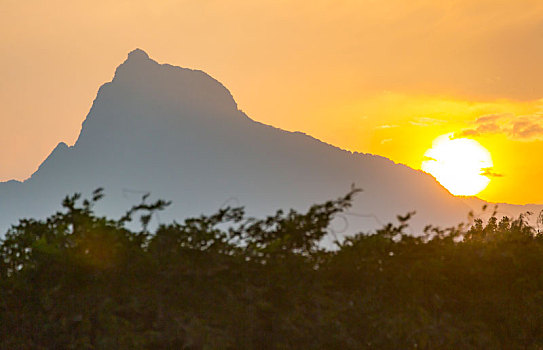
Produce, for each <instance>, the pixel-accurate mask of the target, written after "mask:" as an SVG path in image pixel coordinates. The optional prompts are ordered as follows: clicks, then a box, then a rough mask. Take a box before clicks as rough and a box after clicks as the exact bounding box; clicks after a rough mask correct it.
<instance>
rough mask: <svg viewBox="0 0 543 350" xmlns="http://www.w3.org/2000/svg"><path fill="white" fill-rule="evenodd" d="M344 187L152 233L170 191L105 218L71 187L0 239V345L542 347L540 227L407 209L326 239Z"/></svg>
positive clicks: (346, 203) (98, 194) (347, 199)
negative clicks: (59, 201) (254, 214)
mask: <svg viewBox="0 0 543 350" xmlns="http://www.w3.org/2000/svg"><path fill="white" fill-rule="evenodd" d="M353 194H354V191H353V192H351V193H349V194H348V195H347V196H345V197H343V198H340V199H338V200H336V201H330V202H327V203H324V204H322V205H315V206H313V207H312V208H311V209H310V210H309V211H308V212H307V213H303V214H302V213H297V212H288V213H283V212H278V213H277V214H276V215H274V216H271V217H269V218H267V219H264V220H255V219H247V218H245V217H244V213H243V210H242V209H240V208H227V209H224V210H220V211H219V212H218V213H216V214H214V215H211V216H202V217H199V218H193V219H189V220H186V221H185V222H184V223H182V224H179V223H173V224H170V225H163V226H160V227H159V228H158V229H157V230H156V231H155V232H153V233H151V232H149V230H148V229H147V228H148V225H147V224H148V222H149V219H150V217H151V215H152V213H153V212H154V211H155V210H159V209H161V208H162V207H163V206H164V205H166V204H167V203H165V202H162V201H158V202H155V203H152V204H145V201H144V202H143V203H142V204H141V205H138V206H135V207H134V208H132V210H130V211H129V212H128V213H127V215H126V216H125V217H123V218H121V219H119V220H110V219H107V218H102V217H97V216H95V215H94V214H93V211H92V205H93V203H94V202H95V201H96V200H98V199H99V198H100V197H101V192H100V191H97V192H95V194H94V198H93V199H92V200H89V201H87V200H85V201H82V202H81V201H80V200H79V196H77V195H76V196H73V197H69V198H66V200H65V201H64V203H63V206H64V208H65V210H64V211H63V212H61V213H57V214H55V215H53V216H51V217H50V218H48V219H47V220H43V221H39V220H22V221H21V222H20V224H19V225H18V226H16V227H13V228H12V229H11V230H10V231H9V232H8V233H7V235H6V236H5V238H4V239H3V241H1V242H0V243H1V245H0V254H1V258H0V348H1V349H365V348H374V349H409V348H417V349H453V348H454V349H543V235H540V234H539V233H538V232H537V230H535V229H534V228H532V227H530V226H528V225H527V224H526V222H525V221H524V219H523V218H522V217H520V218H519V219H516V220H511V219H509V218H506V217H504V218H503V219H501V220H497V219H496V218H492V219H490V220H489V221H488V223H485V224H483V222H481V221H480V220H475V221H474V223H473V225H471V226H470V227H468V228H467V229H463V228H462V227H461V226H459V227H458V228H454V229H448V230H440V229H436V228H429V229H428V230H426V232H425V233H424V234H423V235H421V236H420V237H413V236H412V235H407V234H405V233H404V229H405V228H406V221H407V219H408V216H407V217H405V218H399V219H400V224H399V225H398V226H394V225H388V226H386V227H384V228H382V229H381V230H380V231H378V232H377V233H375V234H369V235H368V234H359V235H357V236H355V237H351V238H348V239H346V240H345V241H344V242H341V243H338V249H336V250H327V249H324V248H322V245H321V244H320V243H321V241H322V239H323V237H324V236H325V235H326V233H327V227H328V225H329V223H330V220H331V219H332V218H333V217H334V215H336V214H339V213H340V212H342V211H343V210H344V209H346V208H347V207H349V205H350V203H351V197H352V196H353ZM133 216H138V217H140V219H141V221H142V224H143V225H142V229H141V230H140V231H137V232H135V231H132V230H129V229H128V228H126V223H127V222H129V221H130V220H131V219H132V217H133Z"/></svg>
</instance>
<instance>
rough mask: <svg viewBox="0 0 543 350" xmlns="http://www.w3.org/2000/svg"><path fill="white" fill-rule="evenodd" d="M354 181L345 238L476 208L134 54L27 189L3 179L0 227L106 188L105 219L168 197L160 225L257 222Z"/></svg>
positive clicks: (208, 82) (407, 172)
mask: <svg viewBox="0 0 543 350" xmlns="http://www.w3.org/2000/svg"><path fill="white" fill-rule="evenodd" d="M278 103H281V102H280V101H278ZM351 184H355V185H356V186H357V187H360V188H362V189H363V190H364V192H363V193H362V194H360V195H358V197H357V198H356V200H355V203H354V207H353V208H352V210H351V212H352V213H354V214H355V215H346V217H347V218H348V220H349V224H348V225H347V226H348V227H345V226H346V225H345V224H344V223H343V222H342V220H339V221H336V223H335V224H336V225H335V226H336V229H337V230H338V231H340V232H343V231H345V232H353V231H358V230H359V229H362V228H364V229H371V228H375V227H377V226H380V225H381V223H384V222H388V221H391V220H394V218H395V216H396V215H397V214H405V213H406V212H408V211H413V210H416V211H417V215H416V216H415V217H414V220H413V221H412V224H413V226H414V228H416V229H419V228H421V227H422V226H424V225H425V224H427V223H433V224H439V225H452V224H456V223H458V222H460V221H462V220H465V219H466V217H467V213H468V211H469V210H470V208H469V206H468V205H466V204H465V203H464V202H463V201H462V200H459V199H457V198H455V197H453V196H452V195H450V194H449V193H448V192H447V191H446V190H445V189H444V188H443V187H441V186H440V185H439V184H438V183H437V182H436V181H435V180H434V178H433V177H431V176H429V175H427V174H424V173H422V172H420V171H416V170H413V169H411V168H409V167H406V166H404V165H399V164H395V163H394V162H392V161H390V160H388V159H386V158H383V157H380V156H375V155H370V154H360V153H351V152H347V151H344V150H341V149H339V148H337V147H334V146H331V145H328V144H326V143H323V142H321V141H319V140H316V139H314V138H312V137H310V136H307V135H305V134H302V133H293V132H287V131H283V130H280V129H277V128H274V127H272V126H268V125H264V124H261V123H258V122H255V121H253V120H251V119H250V118H249V117H248V116H247V115H245V114H244V113H243V112H242V111H241V110H240V109H239V108H238V106H237V104H236V102H235V101H234V99H233V97H232V95H231V94H230V92H229V91H228V90H227V89H226V88H225V87H224V86H223V85H222V84H221V83H219V82H218V81H216V80H215V79H213V78H212V77H210V76H209V75H207V74H206V73H204V72H202V71H198V70H191V69H185V68H179V67H174V66H171V65H167V64H158V63H157V62H155V61H154V60H152V59H150V58H149V57H148V55H147V54H146V53H145V52H143V51H142V50H139V49H138V50H135V51H133V52H131V53H130V54H129V55H128V58H127V60H126V61H125V62H124V63H123V64H121V65H120V66H119V67H118V68H117V70H116V72H115V76H114V78H113V80H112V81H111V82H109V83H106V84H104V85H103V86H102V87H100V89H99V91H98V95H97V97H96V99H95V101H94V103H93V105H92V108H91V110H90V112H89V114H88V115H87V118H86V119H85V121H84V123H83V125H82V129H81V133H80V135H79V138H78V140H77V142H76V143H75V145H74V146H72V147H69V146H67V145H66V144H64V143H62V142H61V143H59V145H58V146H57V147H56V148H55V149H54V150H53V152H52V153H51V154H50V156H49V157H48V158H47V159H46V160H45V161H44V162H43V164H42V165H41V166H40V167H39V169H38V170H37V171H36V172H35V173H34V174H33V175H32V176H31V178H29V179H28V180H26V181H25V182H23V183H18V182H7V183H1V184H0V228H1V230H2V231H5V229H6V228H7V227H8V225H9V224H11V223H14V222H15V221H16V220H17V219H18V218H21V217H43V216H45V215H47V214H50V213H51V212H53V211H54V210H56V209H57V208H58V207H59V203H60V200H61V198H62V197H63V196H64V195H66V194H68V193H73V192H84V193H89V192H90V191H92V190H93V189H95V188H97V187H104V188H105V192H106V199H105V200H104V201H103V204H101V206H100V207H98V208H97V209H98V211H99V212H101V213H106V212H107V213H108V215H111V216H115V215H120V214H121V213H123V212H124V210H126V209H127V208H128V207H129V206H130V205H131V204H133V203H134V202H135V201H137V200H138V198H139V197H141V195H142V194H143V193H145V192H151V194H152V197H153V198H164V199H168V200H172V201H173V205H172V206H171V207H170V208H169V209H168V210H167V211H165V212H164V213H161V214H160V215H161V217H160V218H159V219H160V220H162V221H169V220H171V219H174V218H177V219H181V218H184V217H186V216H192V215H198V214H201V213H210V212H213V211H215V210H216V209H218V208H220V207H221V206H224V205H236V206H237V205H243V206H247V207H248V208H249V209H250V212H249V214H250V215H257V216H258V215H264V214H269V213H270V212H272V211H274V210H275V209H278V208H289V207H292V208H296V209H300V210H303V209H305V208H307V207H308V206H309V205H311V204H313V203H317V202H322V201H324V200H327V199H330V198H336V197H338V196H340V195H342V194H344V193H346V192H347V191H348V190H349V189H350V187H351ZM514 210H515V209H514V208H513V209H511V210H510V211H514ZM517 212H518V210H517ZM514 214H517V213H516V212H515V213H514Z"/></svg>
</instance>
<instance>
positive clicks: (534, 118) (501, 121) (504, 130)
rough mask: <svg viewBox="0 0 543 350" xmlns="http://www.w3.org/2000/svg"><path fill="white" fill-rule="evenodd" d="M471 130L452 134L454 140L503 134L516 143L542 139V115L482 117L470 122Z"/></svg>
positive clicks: (495, 115) (494, 115)
mask: <svg viewBox="0 0 543 350" xmlns="http://www.w3.org/2000/svg"><path fill="white" fill-rule="evenodd" d="M472 124H473V126H472V127H471V128H467V129H464V130H462V131H460V132H457V133H455V134H454V137H455V138H460V137H466V136H483V135H491V134H504V135H506V136H507V137H508V138H510V139H513V140H518V141H533V140H541V139H543V115H540V114H534V115H525V116H514V115H510V114H492V115H484V116H481V117H479V118H477V119H476V120H475V121H473V122H472Z"/></svg>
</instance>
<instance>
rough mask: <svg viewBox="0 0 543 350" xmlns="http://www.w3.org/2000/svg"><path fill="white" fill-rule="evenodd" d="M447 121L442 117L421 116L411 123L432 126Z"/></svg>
mask: <svg viewBox="0 0 543 350" xmlns="http://www.w3.org/2000/svg"><path fill="white" fill-rule="evenodd" d="M446 122H447V121H446V120H442V119H434V118H428V117H420V118H417V119H416V120H415V121H413V120H412V121H410V122H409V124H411V125H415V126H430V125H438V124H444V123H446Z"/></svg>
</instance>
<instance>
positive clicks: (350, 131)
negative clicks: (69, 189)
mask: <svg viewBox="0 0 543 350" xmlns="http://www.w3.org/2000/svg"><path fill="white" fill-rule="evenodd" d="M0 19H1V21H0V33H1V35H0V180H9V179H13V178H15V179H25V178H27V177H28V176H29V175H30V174H31V173H32V172H33V171H35V169H36V168H37V166H38V165H39V163H41V161H43V159H44V158H45V157H46V156H47V155H48V154H49V152H50V151H51V150H52V149H53V148H54V146H55V145H56V144H57V143H58V142H59V141H65V142H67V143H68V144H73V143H74V142H75V139H76V137H77V135H78V133H79V130H80V127H81V122H82V121H83V119H84V118H85V116H86V114H87V112H88V110H89V108H90V105H91V103H92V100H93V99H94V97H95V96H96V92H97V90H98V87H99V86H100V85H101V84H103V83H104V82H106V81H109V80H111V78H112V76H113V72H114V69H115V67H116V66H117V65H119V64H120V63H121V62H122V61H123V60H124V59H125V58H126V54H127V53H128V52H129V51H131V50H132V49H134V48H136V47H140V48H142V49H144V50H145V51H147V52H148V53H149V55H150V56H151V57H152V58H154V59H155V60H157V61H159V62H167V63H171V64H174V65H179V66H183V67H190V68H197V69H202V70H204V71H206V72H207V73H209V74H211V75H212V76H213V77H215V78H216V79H218V80H219V81H221V82H222V83H223V84H225V85H226V86H227V87H228V88H229V89H230V91H231V92H232V94H233V95H234V98H235V99H236V100H237V102H238V105H239V107H240V108H241V109H242V110H244V111H245V112H246V113H247V114H248V115H249V116H250V117H251V118H253V119H256V120H258V121H262V122H264V123H268V124H272V125H274V126H277V127H280V128H283V129H287V130H299V131H303V132H306V133H308V134H310V135H313V136H315V137H317V138H319V139H321V140H323V141H326V142H329V143H332V144H334V145H337V146H340V147H342V148H346V149H349V150H353V151H360V152H370V153H376V154H380V155H383V156H386V157H389V158H391V159H393V160H394V161H396V162H400V163H404V164H407V165H409V166H412V167H414V168H420V165H421V161H422V160H423V154H424V152H425V150H426V149H428V148H429V147H431V144H432V140H433V139H434V138H435V137H437V136H439V135H441V134H445V133H450V132H456V133H461V132H463V131H464V132H465V133H467V134H471V135H472V136H471V137H473V138H475V139H476V140H478V141H479V142H480V143H481V144H482V145H484V146H485V147H487V148H488V149H489V150H490V152H491V154H492V156H493V161H494V172H496V173H499V174H502V175H503V176H502V177H496V178H493V179H492V181H491V183H490V185H489V187H488V188H487V189H486V190H485V191H483V192H482V193H481V194H480V197H482V198H483V199H487V200H491V201H499V202H509V203H527V202H537V203H543V186H540V185H539V181H540V179H541V178H543V168H542V167H541V166H540V165H539V162H538V159H539V158H540V154H541V153H542V151H543V141H542V140H543V128H542V126H543V125H542V124H543V79H542V78H543V65H542V64H541V62H543V45H541V39H542V38H543V2H541V1H539V0H537V1H535V0H534V1H530V0H526V1H520V0H510V1H501V0H480V1H477V0H459V1H435V0H413V1H405V0H365V1H363V0H334V1H322V0H314V1H309V2H308V1H281V0H275V1H254V0H253V1H239V0H232V1H228V2H225V1H212V0H199V1H173V0H164V1H159V0H155V1H142V0H130V1H128V0H126V1H123V0H119V1H114V2H113V1H105V0H95V1H74V0H71V1H66V0H49V1H37V0H28V1H20V0H1V1H0ZM488 116H494V117H488ZM481 117H483V118H482V119H481ZM540 129H541V130H540Z"/></svg>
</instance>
